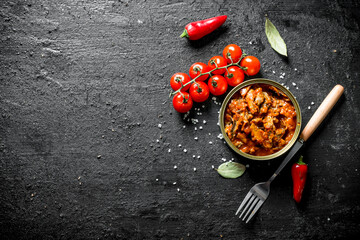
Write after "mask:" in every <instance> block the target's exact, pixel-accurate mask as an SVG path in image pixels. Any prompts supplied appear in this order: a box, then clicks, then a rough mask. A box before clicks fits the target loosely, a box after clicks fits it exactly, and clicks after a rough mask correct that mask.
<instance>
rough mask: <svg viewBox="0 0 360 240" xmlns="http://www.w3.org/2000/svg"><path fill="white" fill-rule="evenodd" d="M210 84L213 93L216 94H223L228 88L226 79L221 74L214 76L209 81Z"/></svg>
mask: <svg viewBox="0 0 360 240" xmlns="http://www.w3.org/2000/svg"><path fill="white" fill-rule="evenodd" d="M208 86H209V90H210V92H211V94H213V95H215V96H220V95H223V94H224V93H225V92H226V90H227V88H228V84H227V82H226V79H225V78H224V77H223V76H221V75H214V76H212V77H211V78H210V79H209V81H208Z"/></svg>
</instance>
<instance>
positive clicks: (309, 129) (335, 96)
mask: <svg viewBox="0 0 360 240" xmlns="http://www.w3.org/2000/svg"><path fill="white" fill-rule="evenodd" d="M343 92H344V87H343V86H341V85H339V84H338V85H336V86H335V87H334V88H333V89H332V90H331V92H330V93H329V94H328V95H327V96H326V98H325V99H324V101H323V102H322V103H321V104H320V106H319V108H318V109H317V110H316V112H315V113H314V115H313V116H312V117H311V118H310V121H309V122H308V124H306V126H305V128H304V130H303V131H302V133H301V135H300V138H302V139H303V140H304V141H306V140H308V139H309V137H310V136H311V135H312V134H313V132H314V131H315V130H316V129H317V128H318V127H319V125H320V124H321V122H322V121H323V120H324V119H325V117H326V116H327V115H328V113H329V112H330V110H331V109H332V108H333V107H334V105H335V104H336V102H337V101H338V100H339V98H340V97H341V95H342V94H343Z"/></svg>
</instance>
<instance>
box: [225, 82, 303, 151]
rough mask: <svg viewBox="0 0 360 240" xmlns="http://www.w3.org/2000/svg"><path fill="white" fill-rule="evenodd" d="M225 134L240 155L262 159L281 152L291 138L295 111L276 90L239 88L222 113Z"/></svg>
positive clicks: (260, 86)
mask: <svg viewBox="0 0 360 240" xmlns="http://www.w3.org/2000/svg"><path fill="white" fill-rule="evenodd" d="M224 120H225V132H226V134H227V136H228V137H229V138H230V140H231V142H232V143H233V144H234V145H235V146H236V147H237V148H239V149H240V150H241V151H243V152H244V153H248V154H251V155H255V156H266V155H270V154H273V153H275V152H277V151H279V150H280V149H282V148H283V147H284V146H285V145H286V144H288V142H289V141H290V140H291V138H292V137H293V135H294V132H295V128H296V111H295V107H294V106H293V104H292V102H291V100H290V99H289V98H288V97H287V96H286V95H285V94H284V93H283V92H282V91H280V90H279V89H277V88H275V87H274V86H271V85H267V84H254V85H251V86H247V87H245V88H242V89H240V91H239V92H237V93H235V94H234V96H233V97H232V99H231V100H230V101H229V103H228V105H227V107H226V110H225V119H224Z"/></svg>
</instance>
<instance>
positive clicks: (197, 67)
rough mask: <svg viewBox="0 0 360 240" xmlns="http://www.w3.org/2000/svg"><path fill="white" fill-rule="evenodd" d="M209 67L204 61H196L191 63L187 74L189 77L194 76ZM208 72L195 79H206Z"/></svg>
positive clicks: (204, 71)
mask: <svg viewBox="0 0 360 240" xmlns="http://www.w3.org/2000/svg"><path fill="white" fill-rule="evenodd" d="M210 70H211V69H210V67H209V66H208V65H206V64H205V63H202V62H196V63H194V64H193V65H191V67H190V70H189V75H190V78H191V79H194V78H196V77H197V76H198V75H200V73H206V72H209V71H210ZM208 77H209V74H206V75H203V76H201V77H198V78H197V79H196V81H205V80H206V79H208Z"/></svg>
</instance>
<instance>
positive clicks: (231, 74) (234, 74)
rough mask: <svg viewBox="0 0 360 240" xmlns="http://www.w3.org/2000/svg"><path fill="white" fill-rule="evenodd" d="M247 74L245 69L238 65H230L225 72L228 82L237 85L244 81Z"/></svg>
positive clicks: (233, 85)
mask: <svg viewBox="0 0 360 240" xmlns="http://www.w3.org/2000/svg"><path fill="white" fill-rule="evenodd" d="M244 78H245V75H244V71H243V70H242V69H240V68H239V67H236V66H231V67H228V69H227V72H226V73H225V79H226V81H227V83H228V84H229V85H230V86H232V87H235V86H237V85H239V84H240V83H242V82H243V81H244Z"/></svg>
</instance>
